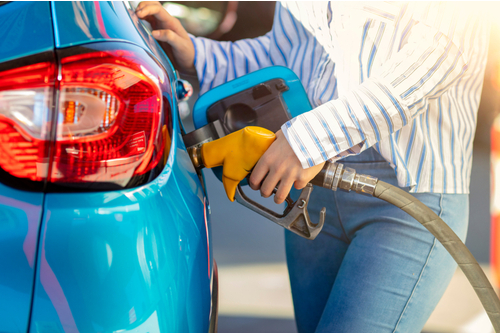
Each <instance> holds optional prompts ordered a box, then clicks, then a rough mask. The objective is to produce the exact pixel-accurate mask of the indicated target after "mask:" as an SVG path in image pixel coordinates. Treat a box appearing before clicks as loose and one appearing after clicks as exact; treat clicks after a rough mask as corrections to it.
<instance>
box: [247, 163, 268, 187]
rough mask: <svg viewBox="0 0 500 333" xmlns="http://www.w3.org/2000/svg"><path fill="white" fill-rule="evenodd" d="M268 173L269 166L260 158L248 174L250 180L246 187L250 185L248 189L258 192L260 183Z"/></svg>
mask: <svg viewBox="0 0 500 333" xmlns="http://www.w3.org/2000/svg"><path fill="white" fill-rule="evenodd" d="M268 172H269V165H268V163H267V161H266V160H265V159H264V158H261V159H260V160H259V161H258V162H257V164H256V165H255V167H254V169H253V170H252V173H251V174H250V180H249V181H248V185H250V188H251V189H252V190H254V191H257V190H259V189H260V186H261V184H262V181H263V180H264V178H265V177H266V175H267V173H268Z"/></svg>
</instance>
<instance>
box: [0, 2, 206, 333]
mask: <svg viewBox="0 0 500 333" xmlns="http://www.w3.org/2000/svg"><path fill="white" fill-rule="evenodd" d="M11 18H12V19H15V24H12V22H11V21H9V20H10V19H11ZM9 22H10V23H9ZM0 26H1V27H3V29H2V30H0V31H2V33H1V34H2V39H0V46H2V47H0V61H7V60H10V59H15V58H19V57H24V56H27V55H32V54H36V53H40V52H45V51H53V50H54V48H66V47H71V46H76V45H86V44H89V43H94V42H103V41H113V42H116V41H119V42H125V43H129V44H135V45H137V46H139V47H141V48H142V49H144V50H146V51H147V52H148V53H149V54H150V55H152V56H153V57H154V58H156V60H158V62H159V63H160V65H161V66H162V67H163V70H164V73H163V75H164V76H165V78H166V79H167V81H168V83H169V84H170V88H171V90H172V95H173V96H174V97H172V96H171V95H167V96H165V97H166V99H167V100H168V103H170V108H171V109H172V144H171V149H170V155H169V157H168V160H167V165H166V166H165V168H164V170H163V172H162V173H161V174H160V175H159V176H158V177H157V178H156V179H155V180H153V181H152V182H150V183H148V184H146V185H143V186H141V187H138V188H133V189H127V190H123V191H111V192H97V193H64V194H63V193H49V194H46V195H45V196H44V194H43V193H31V192H25V191H19V190H14V189H11V188H9V187H7V186H5V185H2V184H0V217H1V218H0V254H2V255H0V295H1V297H0V331H1V332H8V333H13V332H27V331H28V330H29V331H30V332H103V331H105V332H112V331H119V330H126V331H131V330H135V331H137V332H147V331H149V332H207V331H208V325H209V316H210V303H211V295H210V279H211V275H212V269H213V267H212V260H213V256H212V248H211V235H210V223H209V221H206V220H205V216H207V218H209V215H208V202H207V199H206V193H204V191H203V188H202V186H201V183H200V180H199V178H198V175H197V174H196V172H195V170H194V168H193V166H192V163H191V161H190V159H189V156H188V154H187V152H186V147H185V146H184V143H183V141H182V137H181V134H180V126H181V124H180V121H179V117H178V108H177V101H176V99H175V96H176V95H175V94H176V89H177V87H176V79H177V76H176V73H175V71H174V69H173V67H172V64H171V62H170V60H169V59H168V58H167V56H166V55H165V53H164V52H163V50H162V49H161V48H160V47H159V45H158V43H157V42H156V41H155V40H154V39H153V38H152V37H151V35H150V32H149V31H147V30H146V29H145V27H144V26H143V25H142V23H141V22H140V21H139V20H138V18H137V17H136V16H135V14H134V12H133V9H132V8H129V7H127V4H126V3H122V2H54V3H50V2H15V3H9V4H6V5H3V6H1V7H0ZM14 29H15V30H14ZM54 39H55V40H56V42H54ZM28 40H29V41H30V42H29V43H26V41H28ZM21 42H22V43H21ZM9 47H11V49H12V50H11V49H10V48H9ZM39 239H40V242H39V243H38V240H39ZM6 253H8V255H7V256H6V255H3V254H6ZM30 309H31V321H30Z"/></svg>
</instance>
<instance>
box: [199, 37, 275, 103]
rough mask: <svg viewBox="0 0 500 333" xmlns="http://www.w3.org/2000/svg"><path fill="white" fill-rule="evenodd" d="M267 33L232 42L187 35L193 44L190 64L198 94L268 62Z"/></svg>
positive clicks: (264, 65) (267, 64)
mask: <svg viewBox="0 0 500 333" xmlns="http://www.w3.org/2000/svg"><path fill="white" fill-rule="evenodd" d="M270 34H271V33H270V32H269V33H267V34H266V35H264V36H261V37H257V38H252V39H243V40H239V41H236V42H218V41H214V40H211V39H207V38H202V37H194V36H190V37H191V40H192V42H193V44H194V48H195V60H194V66H195V68H196V72H197V73H198V80H199V82H200V94H203V93H205V92H206V91H208V90H210V89H212V88H214V87H216V86H218V85H221V84H223V83H225V82H228V81H231V80H233V79H235V78H237V77H240V76H242V75H245V74H248V73H251V72H253V71H256V70H258V69H261V68H264V67H268V66H270V65H271V60H270V57H269V42H270V39H271V37H270Z"/></svg>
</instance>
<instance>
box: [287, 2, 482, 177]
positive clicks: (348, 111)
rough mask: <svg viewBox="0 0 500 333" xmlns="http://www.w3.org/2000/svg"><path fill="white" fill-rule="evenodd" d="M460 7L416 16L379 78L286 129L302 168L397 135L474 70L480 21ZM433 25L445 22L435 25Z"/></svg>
mask: <svg viewBox="0 0 500 333" xmlns="http://www.w3.org/2000/svg"><path fill="white" fill-rule="evenodd" d="M457 6H458V5H457V4H456V3H455V4H447V5H445V6H443V7H439V10H436V11H434V12H432V15H426V18H425V19H424V18H422V19H420V18H418V16H417V15H415V16H417V17H415V16H414V23H415V25H414V26H413V27H412V29H411V34H410V38H409V40H408V43H407V44H406V45H405V46H404V47H403V48H402V49H401V50H400V51H399V52H398V53H396V54H395V55H393V56H392V57H391V59H390V60H389V61H387V62H386V63H385V64H384V66H383V67H382V69H381V70H380V71H379V73H380V74H378V75H372V76H371V77H370V78H369V79H367V80H365V81H364V82H363V83H362V84H361V85H359V86H358V87H356V88H354V89H352V90H351V91H348V92H346V93H345V94H343V95H341V96H339V98H338V99H336V100H333V101H329V102H327V103H325V104H323V105H321V106H319V107H317V108H316V109H314V110H312V111H311V112H308V113H306V114H303V115H301V116H298V117H296V118H294V119H292V120H291V121H289V122H287V123H286V124H284V125H283V127H282V131H283V133H284V135H285V137H286V138H287V140H288V142H289V144H290V145H291V146H292V148H293V151H294V152H295V154H296V155H297V157H298V158H299V160H300V162H301V165H302V167H303V168H308V167H311V166H313V165H317V164H319V163H322V162H324V161H326V160H330V161H335V160H338V159H340V158H342V157H345V156H347V155H350V154H353V153H354V154H356V153H359V152H360V151H361V150H362V148H367V147H370V146H372V145H374V144H375V143H377V142H379V141H380V140H382V139H384V138H386V137H388V136H389V135H391V134H392V133H395V132H397V131H398V130H400V129H401V128H402V127H403V126H405V125H407V124H408V123H410V122H411V120H412V119H413V118H414V117H416V116H417V115H419V114H420V113H422V112H425V110H426V108H425V105H426V101H427V100H428V99H430V98H437V97H439V96H440V95H441V94H443V93H444V92H445V91H447V89H450V87H452V86H454V84H455V83H456V82H457V81H458V80H459V79H460V78H462V77H464V76H467V75H468V74H467V71H469V72H470V71H474V70H475V69H469V68H468V65H469V57H470V56H471V55H472V54H473V50H472V48H471V45H470V44H471V40H472V39H473V38H474V34H476V33H478V31H480V26H481V22H480V21H479V20H480V17H479V16H471V15H467V12H465V10H466V9H468V8H458V9H457V8H456V7H457ZM423 12H425V10H423ZM431 16H432V17H431ZM436 17H441V18H442V19H441V20H436V19H435V18H436ZM417 20H420V21H417ZM434 22H440V23H441V24H440V25H439V26H433V23H434Z"/></svg>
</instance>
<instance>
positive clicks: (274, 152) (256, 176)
mask: <svg viewBox="0 0 500 333" xmlns="http://www.w3.org/2000/svg"><path fill="white" fill-rule="evenodd" d="M324 164H325V162H323V163H321V164H318V165H315V166H312V167H310V168H307V169H303V168H302V165H301V164H300V161H299V159H298V158H297V156H296V155H295V153H294V152H293V149H292V147H290V145H289V144H288V141H287V140H286V138H285V135H284V134H283V133H282V132H281V130H279V131H278V132H276V141H274V142H273V144H272V145H271V146H270V147H269V149H268V150H266V152H265V153H264V155H262V157H261V158H260V160H259V161H258V162H257V164H256V165H255V167H254V169H253V171H252V174H251V175H250V182H249V185H250V187H251V188H252V189H253V190H258V189H260V193H261V195H262V196H263V197H265V198H268V197H269V196H271V194H272V192H273V190H274V188H275V187H276V186H278V191H277V192H276V194H275V195H274V202H276V203H277V204H280V203H282V202H283V201H285V199H286V196H287V195H288V193H289V192H290V190H291V189H292V186H295V188H296V189H299V190H300V189H303V188H304V187H305V186H306V185H307V183H309V181H310V180H311V179H313V178H314V177H315V176H316V175H317V174H318V173H319V172H320V171H321V169H322V168H323V165H324ZM261 183H262V184H261ZM278 183H279V184H278Z"/></svg>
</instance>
